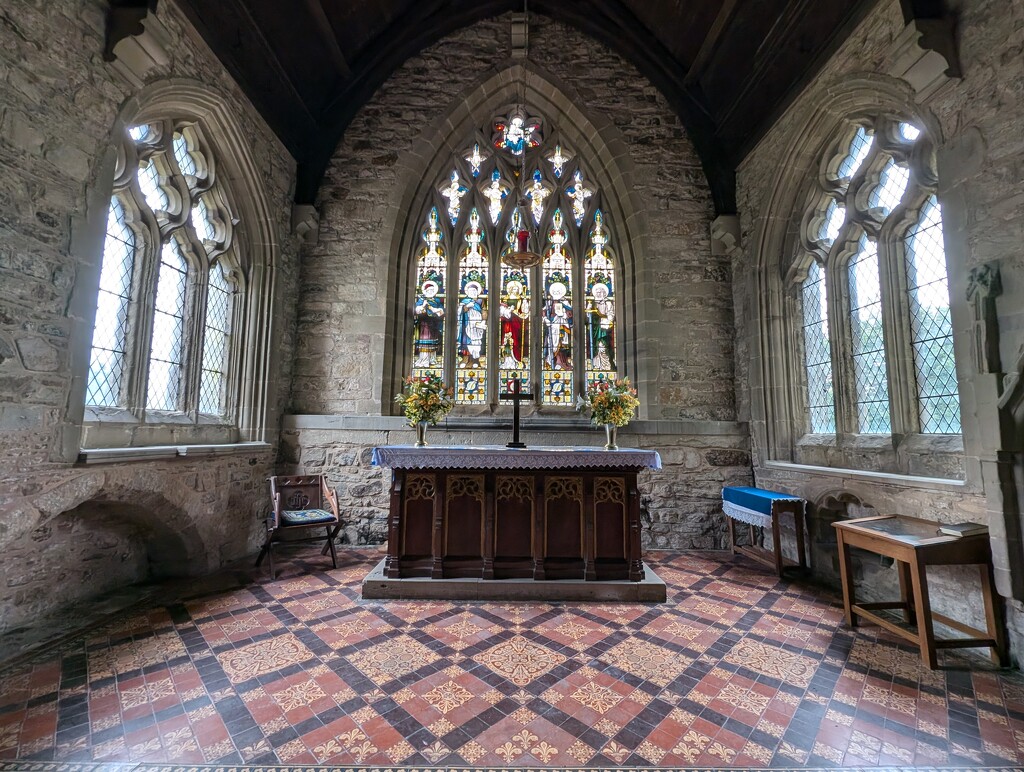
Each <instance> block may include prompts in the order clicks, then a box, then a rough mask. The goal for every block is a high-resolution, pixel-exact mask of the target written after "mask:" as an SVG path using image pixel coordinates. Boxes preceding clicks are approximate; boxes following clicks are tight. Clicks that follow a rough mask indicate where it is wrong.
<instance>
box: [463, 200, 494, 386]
mask: <svg viewBox="0 0 1024 772" xmlns="http://www.w3.org/2000/svg"><path fill="white" fill-rule="evenodd" d="M483 238H484V236H483V231H482V230H481V221H480V213H479V212H478V211H477V210H476V207H473V209H471V210H470V212H469V227H468V228H467V229H466V233H465V242H466V246H465V247H464V248H463V249H462V254H461V256H460V258H459V310H458V329H457V331H456V332H457V348H456V351H455V354H456V364H455V367H456V373H455V401H456V402H457V403H460V404H470V405H472V404H480V403H485V402H486V401H487V270H488V260H487V248H486V247H485V246H484V245H483Z"/></svg>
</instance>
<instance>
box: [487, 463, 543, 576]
mask: <svg viewBox="0 0 1024 772" xmlns="http://www.w3.org/2000/svg"><path fill="white" fill-rule="evenodd" d="M533 488H534V479H533V476H532V475H504V474H499V475H497V481H496V485H495V508H494V509H495V512H494V536H493V545H494V546H493V552H494V578H495V579H527V578H530V577H532V576H533V552H534V550H533V516H534V495H533Z"/></svg>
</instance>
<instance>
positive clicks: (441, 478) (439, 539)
mask: <svg viewBox="0 0 1024 772" xmlns="http://www.w3.org/2000/svg"><path fill="white" fill-rule="evenodd" d="M447 487H448V476H447V475H446V474H444V473H443V472H442V473H439V474H438V475H437V490H436V491H435V493H434V533H433V538H432V539H431V545H432V547H433V548H432V550H431V553H432V555H433V561H432V562H431V565H430V578H431V579H442V578H443V577H444V503H445V489H446V488H447Z"/></svg>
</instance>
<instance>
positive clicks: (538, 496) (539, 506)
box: [533, 472, 547, 579]
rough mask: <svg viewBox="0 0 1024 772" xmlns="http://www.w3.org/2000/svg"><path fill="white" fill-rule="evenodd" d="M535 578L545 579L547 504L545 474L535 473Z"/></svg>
mask: <svg viewBox="0 0 1024 772" xmlns="http://www.w3.org/2000/svg"><path fill="white" fill-rule="evenodd" d="M533 501H534V506H533V578H534V579H544V578H545V576H544V552H545V549H544V518H545V513H546V512H547V502H545V500H544V473H543V472H534V473H533Z"/></svg>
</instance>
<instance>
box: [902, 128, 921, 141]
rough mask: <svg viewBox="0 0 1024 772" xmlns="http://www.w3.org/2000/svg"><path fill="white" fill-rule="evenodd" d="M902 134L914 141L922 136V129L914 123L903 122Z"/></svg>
mask: <svg viewBox="0 0 1024 772" xmlns="http://www.w3.org/2000/svg"><path fill="white" fill-rule="evenodd" d="M900 136H901V137H903V139H906V140H909V141H910V142H913V141H914V140H915V139H917V138H918V137H920V136H921V130H920V129H919V128H917V126H915V125H914V124H912V123H901V124H900Z"/></svg>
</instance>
